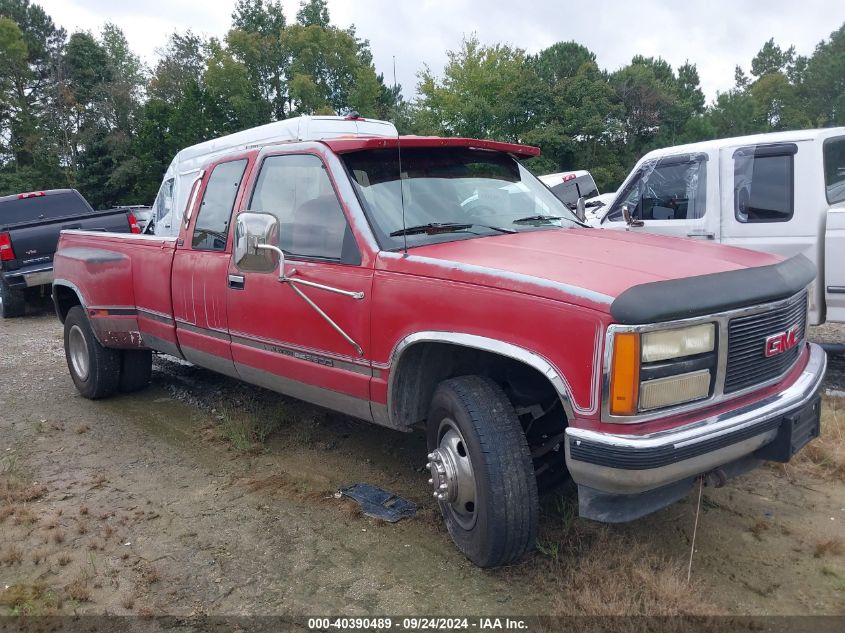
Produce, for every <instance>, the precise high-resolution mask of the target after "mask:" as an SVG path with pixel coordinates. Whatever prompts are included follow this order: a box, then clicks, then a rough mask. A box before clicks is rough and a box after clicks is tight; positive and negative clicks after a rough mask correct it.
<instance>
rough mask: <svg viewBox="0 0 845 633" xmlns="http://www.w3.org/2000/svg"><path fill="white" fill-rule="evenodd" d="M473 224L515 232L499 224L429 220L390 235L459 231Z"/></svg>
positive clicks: (469, 227) (500, 230)
mask: <svg viewBox="0 0 845 633" xmlns="http://www.w3.org/2000/svg"><path fill="white" fill-rule="evenodd" d="M474 226H480V227H483V228H485V229H491V230H493V231H499V232H500V233H516V231H514V230H513V229H505V228H502V227H500V226H489V225H487V224H461V223H459V222H429V223H428V224H418V225H416V226H409V227H407V228H405V229H399V230H398V231H393V232H392V233H391V234H390V237H399V236H400V235H419V234H420V233H426V234H427V235H436V234H438V233H460V232H461V231H466V230H467V229H471V228H472V227H474Z"/></svg>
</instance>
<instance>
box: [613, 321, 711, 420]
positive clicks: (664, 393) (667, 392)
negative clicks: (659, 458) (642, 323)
mask: <svg viewBox="0 0 845 633" xmlns="http://www.w3.org/2000/svg"><path fill="white" fill-rule="evenodd" d="M715 350H716V326H715V324H713V323H703V324H701V325H692V326H689V327H681V328H674V329H667V330H655V331H653V332H644V333H642V334H638V333H636V332H617V333H616V334H615V335H614V336H613V355H612V363H611V368H610V384H609V387H610V393H609V401H608V404H609V407H608V408H609V411H610V414H611V415H615V416H635V415H636V414H637V413H639V412H644V411H651V410H654V409H661V408H664V407H670V406H673V405H677V404H683V403H686V402H694V401H695V400H702V399H704V398H707V397H708V396H709V395H710V390H711V388H712V383H713V377H714V375H715V366H716V355H715V353H714V352H715ZM690 356H698V358H689V357H690ZM674 361H677V362H674ZM632 421H633V420H632Z"/></svg>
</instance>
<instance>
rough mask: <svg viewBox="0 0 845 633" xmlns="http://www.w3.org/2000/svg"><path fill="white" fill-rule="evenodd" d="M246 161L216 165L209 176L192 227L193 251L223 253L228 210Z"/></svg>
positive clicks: (230, 216)
mask: <svg viewBox="0 0 845 633" xmlns="http://www.w3.org/2000/svg"><path fill="white" fill-rule="evenodd" d="M246 163H247V161H246V159H242V160H233V161H230V162H228V163H220V164H219V165H217V166H216V167H215V168H214V171H212V172H211V176H209V178H208V185H206V187H205V193H204V194H203V197H202V204H201V205H200V210H199V215H198V216H197V223H196V224H195V225H194V239H193V242H192V245H193V247H194V248H195V249H198V250H204V251H222V250H226V239H227V237H228V235H229V221H230V220H231V218H232V208H233V207H234V206H235V198H236V197H237V195H238V189H239V188H240V186H241V179H242V178H243V176H244V171H245V170H246Z"/></svg>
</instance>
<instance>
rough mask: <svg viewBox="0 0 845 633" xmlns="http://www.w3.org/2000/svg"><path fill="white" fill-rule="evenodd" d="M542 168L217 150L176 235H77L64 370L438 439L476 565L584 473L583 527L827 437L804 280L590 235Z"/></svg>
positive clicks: (345, 148) (62, 263)
mask: <svg viewBox="0 0 845 633" xmlns="http://www.w3.org/2000/svg"><path fill="white" fill-rule="evenodd" d="M400 150H401V151H400ZM537 153H538V150H537V149H536V148H532V147H527V146H521V145H514V144H508V143H498V142H491V141H482V140H473V139H462V138H448V139H444V138H424V137H400V138H376V137H360V136H359V137H352V138H334V139H327V140H316V141H303V142H288V143H282V144H279V143H276V144H273V143H269V142H268V143H265V144H263V145H261V146H259V147H251V148H245V149H244V150H243V151H233V152H229V153H224V155H218V156H217V157H215V158H214V159H213V160H211V161H210V162H209V164H207V165H205V167H204V169H203V171H201V172H199V176H198V177H197V180H196V182H195V183H194V185H193V189H192V190H191V193H190V196H189V198H188V203H187V206H186V209H185V212H184V215H183V219H182V221H181V231H180V233H179V235H178V236H177V237H172V238H170V237H157V236H150V235H112V234H103V233H96V232H85V231H65V232H63V233H62V236H61V239H60V244H59V250H58V252H57V254H56V258H55V282H54V288H53V290H54V292H53V298H54V301H55V305H56V310H57V313H58V315H59V317H60V319H61V320H62V322H63V323H64V331H65V350H66V354H67V361H68V367H69V369H70V373H71V377H72V379H73V381H74V382H75V384H76V386H77V388H78V389H79V391H80V392H81V393H82V395H83V396H85V397H88V398H102V397H106V396H109V395H112V394H113V393H116V392H117V391H119V390H122V391H131V390H136V389H140V388H142V387H144V386H145V385H146V384H147V383H148V381H149V378H150V371H151V350H155V351H158V352H162V353H165V354H170V355H173V356H176V357H179V358H183V359H186V360H188V361H190V362H191V363H194V364H196V365H200V366H203V367H206V368H209V369H212V370H215V371H217V372H220V373H223V374H226V375H228V376H232V377H236V378H240V379H243V380H245V381H247V382H250V383H254V384H257V385H261V386H263V387H266V388H269V389H272V390H275V391H278V392H281V393H284V394H288V395H290V396H293V397H296V398H301V399H303V400H307V401H310V402H313V403H316V404H318V405H321V406H323V407H327V408H329V409H334V410H337V411H341V412H343V413H346V414H348V415H350V416H354V417H356V418H360V419H363V420H368V421H371V422H375V423H376V424H380V425H384V426H387V427H389V428H392V429H398V430H403V431H408V430H410V429H412V428H413V427H415V426H417V425H424V427H425V428H426V429H427V436H428V458H427V459H428V470H429V472H430V475H429V477H430V478H429V485H430V491H429V494H431V495H433V497H434V498H435V499H436V502H437V503H438V504H439V507H440V509H441V510H442V513H443V516H444V520H445V522H446V525H447V527H448V530H449V533H450V534H451V536H452V538H453V540H454V541H455V543H456V545H457V546H458V548H460V550H461V551H462V552H464V553H465V554H466V556H467V557H468V558H469V559H471V560H472V561H474V562H475V563H477V564H478V565H481V566H495V565H502V564H506V563H509V562H513V561H515V560H517V559H519V558H520V557H521V556H522V555H523V554H525V553H526V552H527V551H528V550H530V549H531V548H533V547H534V542H535V538H536V533H537V525H538V492H543V491H545V490H548V489H551V488H554V487H555V486H557V485H558V484H560V483H561V482H562V481H564V480H565V479H567V478H569V477H571V478H572V479H574V481H575V483H576V484H577V486H578V496H579V509H580V513H581V516H584V517H588V518H592V519H597V520H601V521H627V520H631V519H634V518H637V517H640V516H643V515H645V514H648V513H650V512H653V511H654V510H657V509H659V508H661V507H664V506H666V505H667V504H669V503H672V502H674V501H676V500H677V499H679V498H680V497H682V496H683V495H685V494H687V493H688V491H689V490H690V489H691V487H692V486H693V485H694V484H695V482H696V481H697V480H698V478H700V477H704V478H705V481H707V482H708V483H711V484H715V485H720V484H721V483H723V482H724V481H725V479H727V478H729V477H731V476H734V475H736V474H738V473H741V472H743V471H746V470H748V469H749V468H752V467H754V466H755V465H757V464H759V463H760V462H761V461H762V460H776V461H788V460H789V459H790V458H791V456H792V455H793V454H794V453H795V452H797V451H798V450H800V449H801V448H802V447H803V446H804V445H805V444H806V443H807V442H808V441H810V440H811V439H812V438H813V437H815V436H816V435H817V434H818V432H819V408H820V400H819V395H818V391H819V386H820V383H821V380H822V377H823V375H824V372H825V368H826V357H825V354H824V352H823V351H822V350H821V349H820V348H819V347H818V346H816V345H813V344H811V343H808V342H807V341H806V338H805V334H806V333H805V329H806V318H807V302H808V299H807V287H808V286H809V285H810V284H811V283H812V281H813V279H814V276H815V270H814V267H813V266H812V264H810V263H809V262H808V261H807V260H806V259H804V258H803V257H800V256H799V257H796V258H793V259H790V260H786V261H782V260H780V259H778V258H777V257H774V256H772V255H767V254H762V253H757V252H752V251H747V250H741V249H735V248H730V247H725V246H716V245H709V244H701V243H697V242H694V241H689V240H681V239H672V238H665V237H660V236H653V235H632V234H629V233H624V232H615V231H600V230H594V229H590V228H587V227H585V226H584V225H582V224H581V223H580V222H579V220H578V219H577V218H576V216H575V215H573V214H572V213H571V212H570V211H569V209H568V208H567V207H566V206H565V205H564V204H563V203H561V202H560V201H559V200H558V199H557V198H556V197H555V196H554V194H553V193H552V192H551V191H550V190H549V189H547V188H546V187H545V186H544V185H543V184H542V183H540V182H539V181H538V180H537V179H536V178H535V177H534V176H533V175H531V174H530V173H529V172H528V171H527V170H526V169H525V168H524V167H523V166H522V165H521V164H520V163H519V161H518V159H519V158H525V157H530V156H533V155H536V154H537ZM422 462H423V459H422V456H421V463H422Z"/></svg>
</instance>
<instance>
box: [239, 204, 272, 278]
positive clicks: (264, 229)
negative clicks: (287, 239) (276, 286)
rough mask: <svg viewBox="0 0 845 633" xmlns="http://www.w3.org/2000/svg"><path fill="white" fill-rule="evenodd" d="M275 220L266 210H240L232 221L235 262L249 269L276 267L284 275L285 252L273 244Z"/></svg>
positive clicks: (258, 269) (268, 270)
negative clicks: (241, 211)
mask: <svg viewBox="0 0 845 633" xmlns="http://www.w3.org/2000/svg"><path fill="white" fill-rule="evenodd" d="M278 241H279V221H278V220H277V219H276V216H274V215H272V214H270V213H254V212H252V211H244V212H243V213H239V214H238V218H237V221H236V224H235V248H234V250H235V266H237V267H238V269H239V270H242V271H244V272H249V273H271V272H273V271H274V270H276V267H278V268H279V279H282V278H284V275H285V254H284V253H283V252H282V250H281V249H280V248H279V247H278V246H277V244H278Z"/></svg>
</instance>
